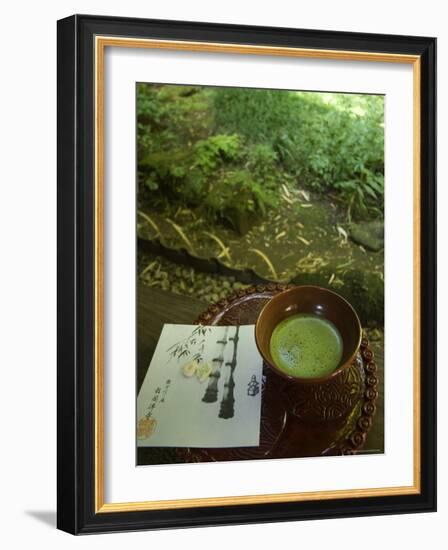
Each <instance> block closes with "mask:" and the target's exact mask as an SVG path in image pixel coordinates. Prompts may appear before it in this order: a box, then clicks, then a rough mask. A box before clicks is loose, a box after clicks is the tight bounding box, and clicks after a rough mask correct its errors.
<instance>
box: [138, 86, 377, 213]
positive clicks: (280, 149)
mask: <svg viewBox="0 0 448 550" xmlns="http://www.w3.org/2000/svg"><path fill="white" fill-rule="evenodd" d="M137 132H138V177H139V191H140V192H141V194H139V196H140V197H141V199H142V200H148V199H149V200H151V201H160V202H162V203H163V202H164V203H165V204H168V203H169V204H171V205H172V204H178V205H179V206H180V207H189V208H191V207H194V208H196V209H199V210H200V211H201V213H203V215H204V216H206V217H208V218H209V219H211V220H214V221H217V220H222V219H226V218H227V219H234V217H235V215H237V216H253V217H256V218H257V217H259V218H261V217H263V215H264V214H265V212H266V209H267V208H269V207H270V208H275V204H276V197H277V194H276V193H277V192H278V189H279V187H280V185H282V184H284V185H286V186H287V187H288V188H289V189H291V190H293V189H294V188H300V189H306V188H309V189H312V190H314V191H316V192H320V193H325V194H331V195H333V196H334V197H335V199H337V200H339V201H340V202H341V203H343V204H344V206H345V208H346V211H347V217H348V219H349V220H351V219H352V218H358V219H360V218H361V219H366V218H369V217H371V216H372V215H374V216H375V217H378V215H382V212H383V200H384V177H383V171H384V162H383V149H384V127H383V97H382V96H367V95H364V96H362V95H349V94H322V93H310V92H293V91H284V90H257V89H247V88H246V89H239V88H212V87H193V86H174V85H153V84H139V85H138V87H137Z"/></svg>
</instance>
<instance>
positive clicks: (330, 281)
mask: <svg viewBox="0 0 448 550" xmlns="http://www.w3.org/2000/svg"><path fill="white" fill-rule="evenodd" d="M335 277H336V275H335V274H334V273H332V274H331V277H330V278H329V279H328V284H329V285H331V283H332V282H333V281H334V278H335Z"/></svg>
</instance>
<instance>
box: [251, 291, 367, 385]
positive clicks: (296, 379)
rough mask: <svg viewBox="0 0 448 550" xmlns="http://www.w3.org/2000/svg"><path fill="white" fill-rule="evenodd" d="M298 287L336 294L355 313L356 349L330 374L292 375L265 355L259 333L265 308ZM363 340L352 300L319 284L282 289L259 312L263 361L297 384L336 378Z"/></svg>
mask: <svg viewBox="0 0 448 550" xmlns="http://www.w3.org/2000/svg"><path fill="white" fill-rule="evenodd" d="M297 289H301V290H304V291H306V289H313V290H318V291H322V292H324V293H329V294H333V295H334V296H336V298H337V299H339V300H341V301H342V302H344V303H345V304H346V305H347V306H348V308H349V309H350V310H351V312H352V313H353V317H354V319H355V321H356V325H357V327H358V332H359V337H358V343H357V344H356V346H355V347H354V351H353V352H352V354H351V355H350V357H349V358H348V359H347V360H346V361H345V362H344V363H342V365H339V366H338V367H337V368H336V369H335V370H334V371H332V372H330V373H329V374H326V375H324V376H318V377H305V378H304V377H300V376H292V375H290V374H287V373H286V372H284V371H282V370H281V369H279V368H278V367H277V366H276V365H275V363H274V362H273V361H271V360H269V358H268V357H266V356H265V354H264V352H263V348H262V345H261V344H260V342H259V340H260V339H259V335H258V330H259V326H260V323H259V321H260V319H261V318H262V315H263V312H264V310H265V309H267V307H268V306H269V304H270V303H271V302H272V301H273V300H276V299H278V298H279V297H283V296H284V295H285V294H294V293H295V292H297ZM361 341H362V325H361V321H360V320H359V317H358V314H357V313H356V311H355V309H354V307H353V306H352V305H351V304H350V302H348V301H347V300H346V299H345V298H343V297H342V296H341V295H340V294H338V293H337V292H334V291H333V290H329V289H328V288H324V287H321V286H317V285H296V286H293V287H292V288H288V289H286V290H282V291H281V292H279V293H277V294H274V295H273V296H272V297H271V298H270V299H269V300H268V302H267V303H266V304H265V305H264V306H263V308H262V309H261V311H260V313H259V314H258V317H257V321H256V323H255V343H256V344H257V348H258V351H259V353H260V355H261V357H262V358H263V361H264V362H265V363H266V364H267V365H268V366H269V368H271V369H272V370H273V371H274V372H275V373H276V374H278V375H279V376H281V377H282V378H284V379H286V380H289V381H290V382H295V383H297V384H320V383H324V382H328V381H329V380H331V379H333V378H335V377H336V376H338V375H339V374H340V373H341V372H342V371H344V370H345V369H347V368H349V367H350V366H351V365H352V364H353V362H354V360H355V359H356V356H357V355H358V353H359V350H360V348H361Z"/></svg>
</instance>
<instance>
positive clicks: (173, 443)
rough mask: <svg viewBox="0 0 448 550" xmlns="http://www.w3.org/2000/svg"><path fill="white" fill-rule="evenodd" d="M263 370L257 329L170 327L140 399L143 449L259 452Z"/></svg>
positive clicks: (139, 436)
mask: <svg viewBox="0 0 448 550" xmlns="http://www.w3.org/2000/svg"><path fill="white" fill-rule="evenodd" d="M262 370H263V360H262V358H261V356H260V354H259V352H258V350H257V346H256V343H255V335H254V326H253V325H246V326H239V327H235V326H228V327H225V326H202V325H172V324H166V325H165V326H164V327H163V330H162V333H161V335H160V338H159V341H158V343H157V347H156V350H155V352H154V355H153V357H152V360H151V363H150V365H149V368H148V371H147V373H146V376H145V379H144V381H143V384H142V387H141V389H140V392H139V395H138V399H137V444H138V446H139V447H256V446H258V445H259V438H260V410H261V383H262Z"/></svg>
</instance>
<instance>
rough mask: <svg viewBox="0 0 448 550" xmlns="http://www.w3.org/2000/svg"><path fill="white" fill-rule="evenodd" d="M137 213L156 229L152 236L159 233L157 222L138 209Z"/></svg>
mask: <svg viewBox="0 0 448 550" xmlns="http://www.w3.org/2000/svg"><path fill="white" fill-rule="evenodd" d="M137 214H138V215H139V216H141V217H142V218H143V219H144V220H146V221H147V222H148V223H149V225H150V226H151V227H152V228H153V229H154V230H155V231H156V235H154V238H155V237H157V236H158V235H160V229H159V228H158V226H157V224H156V223H155V222H154V221H153V220H152V219H151V218H150V217H149V216H148V214H145V213H144V212H142V211H141V210H138V211H137Z"/></svg>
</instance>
